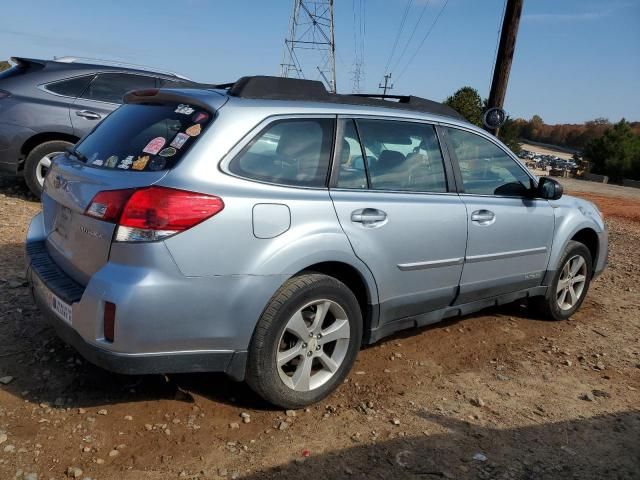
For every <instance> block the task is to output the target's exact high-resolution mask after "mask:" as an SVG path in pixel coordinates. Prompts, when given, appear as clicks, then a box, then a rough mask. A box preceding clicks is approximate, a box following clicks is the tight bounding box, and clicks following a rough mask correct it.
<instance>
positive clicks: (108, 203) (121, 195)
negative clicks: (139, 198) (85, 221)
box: [85, 189, 135, 223]
mask: <svg viewBox="0 0 640 480" xmlns="http://www.w3.org/2000/svg"><path fill="white" fill-rule="evenodd" d="M133 192H135V190H134V189H127V190H105V191H103V192H98V193H97V194H96V196H95V197H93V200H91V203H90V204H89V207H88V208H87V211H86V212H85V214H86V215H89V216H90V217H95V218H99V219H100V220H104V221H105V222H111V223H117V222H118V220H119V219H120V214H121V213H122V209H123V208H124V206H125V204H126V203H127V200H129V197H131V195H133Z"/></svg>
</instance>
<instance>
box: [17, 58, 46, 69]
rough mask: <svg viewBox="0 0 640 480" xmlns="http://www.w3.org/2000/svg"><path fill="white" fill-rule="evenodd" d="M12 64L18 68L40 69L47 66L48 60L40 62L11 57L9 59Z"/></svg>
mask: <svg viewBox="0 0 640 480" xmlns="http://www.w3.org/2000/svg"><path fill="white" fill-rule="evenodd" d="M9 60H10V61H11V63H14V64H15V65H17V66H18V67H22V68H28V67H35V66H37V67H39V68H44V66H45V65H46V64H47V60H40V59H37V58H25V57H11V58H10V59H9Z"/></svg>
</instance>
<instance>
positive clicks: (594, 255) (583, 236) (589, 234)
mask: <svg viewBox="0 0 640 480" xmlns="http://www.w3.org/2000/svg"><path fill="white" fill-rule="evenodd" d="M571 240H573V241H575V242H579V243H582V244H583V245H584V246H585V247H587V248H588V249H589V253H591V262H592V265H591V270H592V271H594V270H595V268H596V264H597V262H598V248H599V246H598V244H599V242H598V234H597V233H596V231H595V230H594V229H593V228H589V227H585V228H582V229H580V230H578V231H577V232H576V233H574V235H573V236H572V237H571Z"/></svg>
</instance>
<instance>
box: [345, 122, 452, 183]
mask: <svg viewBox="0 0 640 480" xmlns="http://www.w3.org/2000/svg"><path fill="white" fill-rule="evenodd" d="M357 126H358V132H359V134H360V139H361V140H362V143H363V145H364V148H365V152H366V155H365V156H366V162H367V171H368V173H369V188H371V189H372V190H393V191H405V192H433V193H444V192H446V191H447V177H446V174H445V170H444V159H443V156H442V152H441V151H440V144H439V142H438V137H437V135H436V131H435V128H434V127H433V125H428V124H424V123H412V122H401V121H395V120H394V121H391V120H362V119H359V120H357ZM339 185H340V182H339Z"/></svg>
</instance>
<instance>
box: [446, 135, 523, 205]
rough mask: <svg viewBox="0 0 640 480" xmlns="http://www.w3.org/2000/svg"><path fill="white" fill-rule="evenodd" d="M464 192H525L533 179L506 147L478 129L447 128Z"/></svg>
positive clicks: (492, 193) (479, 193)
mask: <svg viewBox="0 0 640 480" xmlns="http://www.w3.org/2000/svg"><path fill="white" fill-rule="evenodd" d="M447 130H448V133H449V139H450V141H451V144H452V146H453V149H454V151H455V155H456V158H457V159H458V164H459V165H460V173H461V174H462V184H463V186H464V191H465V193H473V194H477V195H505V196H524V195H526V193H527V190H528V189H529V188H530V187H531V179H530V177H529V176H528V175H527V174H526V173H525V172H524V170H523V169H522V167H520V165H518V164H517V163H516V162H515V161H514V160H513V159H512V158H511V157H510V156H509V155H507V154H506V153H505V152H504V150H502V149H501V148H500V147H498V146H497V145H495V144H494V143H493V142H490V141H489V140H487V139H485V138H482V137H481V136H479V135H476V134H475V133H471V132H467V131H465V130H458V129H455V128H448V129H447Z"/></svg>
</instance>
